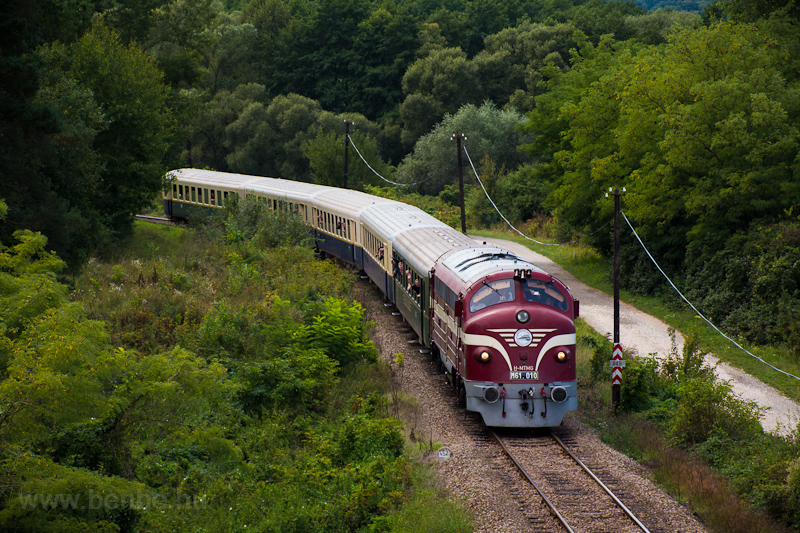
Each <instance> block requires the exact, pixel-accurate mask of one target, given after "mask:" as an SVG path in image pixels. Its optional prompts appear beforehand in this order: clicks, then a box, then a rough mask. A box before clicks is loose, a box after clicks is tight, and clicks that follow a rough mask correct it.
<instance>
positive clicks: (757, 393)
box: [475, 237, 800, 435]
mask: <svg viewBox="0 0 800 533" xmlns="http://www.w3.org/2000/svg"><path fill="white" fill-rule="evenodd" d="M475 240H476V241H478V242H486V243H487V244H495V245H497V246H501V247H503V248H506V249H508V250H510V251H512V252H514V253H515V254H517V255H518V256H519V257H522V258H524V259H527V260H528V261H530V262H532V263H534V264H535V265H537V266H539V267H541V268H542V269H544V270H545V271H547V272H548V273H550V274H552V275H553V276H555V277H557V278H558V279H560V280H561V281H563V282H564V283H565V284H566V285H567V286H568V287H569V288H570V291H572V294H573V295H574V296H575V298H577V299H578V300H580V306H581V307H580V315H581V318H583V320H584V321H586V323H587V324H588V325H589V326H591V327H592V328H594V329H595V330H596V331H597V332H599V333H601V334H604V335H605V334H607V333H608V334H610V333H611V332H613V331H614V300H613V297H612V296H609V295H608V294H605V293H603V292H601V291H599V290H597V289H593V288H591V287H589V286H587V285H585V284H584V283H581V282H580V281H578V280H577V279H576V278H575V277H574V276H572V275H571V274H570V273H569V272H567V271H565V270H564V269H562V268H561V267H560V266H558V265H557V264H555V263H554V262H553V261H551V260H550V259H548V258H547V257H545V256H543V255H541V254H538V253H536V252H534V251H532V250H530V249H528V248H526V247H525V246H523V245H521V244H517V243H514V242H511V241H505V240H500V239H484V238H478V237H476V238H475ZM619 315H620V316H619V321H620V341H621V343H622V345H623V347H624V348H625V349H633V350H636V353H637V354H638V355H640V356H642V355H644V356H646V355H648V354H657V355H656V356H657V357H659V358H665V357H667V356H668V355H669V353H670V349H671V348H672V339H671V338H670V336H669V333H668V332H667V330H668V326H667V324H665V323H664V322H662V321H660V320H658V319H657V318H655V317H653V316H650V315H648V314H647V313H644V312H642V311H639V310H638V309H636V308H635V307H633V306H631V305H628V304H626V303H624V302H620V306H619ZM609 336H610V335H609ZM675 341H676V344H677V348H678V353H681V350H682V348H683V337H682V336H681V335H680V333H676V339H675ZM706 362H707V363H708V364H710V365H717V367H716V374H717V376H718V377H719V378H720V379H723V380H726V381H729V382H730V383H731V385H732V386H733V390H734V392H735V393H736V394H738V395H739V396H740V397H741V398H743V399H745V400H750V401H753V402H755V403H756V404H757V405H759V406H761V407H766V408H768V410H767V412H766V413H765V415H764V418H763V419H762V421H761V422H762V425H763V427H764V429H765V430H766V431H769V432H777V433H780V434H782V435H788V434H789V433H790V432H791V431H792V430H793V429H794V428H795V426H797V423H798V421H799V420H800V404H798V403H796V402H794V401H793V400H791V399H789V398H787V397H786V396H785V395H783V394H782V393H781V392H780V391H778V390H776V389H774V388H773V387H770V386H769V385H767V384H765V383H762V382H761V381H759V380H758V379H756V378H754V377H753V376H751V375H749V374H747V373H745V372H743V371H742V370H739V369H738V368H734V367H732V366H730V365H728V364H726V363H722V362H720V361H719V360H718V359H717V358H716V357H713V356H711V355H709V356H706ZM622 379H625V375H624V371H623V378H622Z"/></svg>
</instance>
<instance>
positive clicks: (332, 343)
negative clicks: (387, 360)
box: [293, 298, 377, 366]
mask: <svg viewBox="0 0 800 533" xmlns="http://www.w3.org/2000/svg"><path fill="white" fill-rule="evenodd" d="M362 313H363V308H362V307H361V305H360V304H359V303H358V302H353V303H352V304H351V305H349V306H348V305H347V304H345V302H344V301H342V300H338V299H334V298H329V299H327V300H325V301H324V302H323V304H322V309H321V310H320V313H319V314H318V315H316V316H314V317H313V320H312V323H311V324H309V325H304V326H303V327H301V328H300V329H299V330H298V331H297V332H295V333H294V335H293V341H294V343H296V344H301V345H303V346H307V347H309V348H318V349H320V350H322V351H323V352H324V353H325V354H326V355H327V356H328V357H330V358H331V359H332V360H334V361H337V362H338V363H339V365H341V366H347V365H349V364H352V363H355V362H358V361H370V362H374V361H376V360H377V352H376V350H375V346H373V344H372V341H370V340H368V339H367V328H366V326H365V324H364V323H363V321H362V319H361V315H362Z"/></svg>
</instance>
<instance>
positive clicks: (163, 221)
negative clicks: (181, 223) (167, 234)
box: [133, 215, 175, 226]
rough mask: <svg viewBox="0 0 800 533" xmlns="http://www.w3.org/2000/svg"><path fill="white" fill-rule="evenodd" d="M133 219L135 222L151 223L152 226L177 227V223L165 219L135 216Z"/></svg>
mask: <svg viewBox="0 0 800 533" xmlns="http://www.w3.org/2000/svg"><path fill="white" fill-rule="evenodd" d="M133 218H134V219H135V220H141V221H142V222H149V223H151V224H165V225H167V226H174V225H175V222H173V221H172V220H170V219H168V218H164V217H151V216H149V215H134V217H133Z"/></svg>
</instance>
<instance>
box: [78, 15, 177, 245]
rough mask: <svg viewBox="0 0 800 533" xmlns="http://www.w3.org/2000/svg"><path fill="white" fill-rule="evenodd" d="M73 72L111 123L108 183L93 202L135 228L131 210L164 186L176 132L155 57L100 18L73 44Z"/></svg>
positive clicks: (102, 141) (108, 217)
mask: <svg viewBox="0 0 800 533" xmlns="http://www.w3.org/2000/svg"><path fill="white" fill-rule="evenodd" d="M71 52H72V56H71V58H70V63H69V65H68V68H69V72H70V74H71V76H73V77H74V78H75V79H76V80H77V81H78V82H80V83H81V84H82V85H83V86H85V87H86V88H88V89H90V90H91V91H92V93H93V95H94V97H95V99H96V101H97V103H98V104H100V105H101V106H102V108H103V110H104V114H105V117H106V119H107V120H108V127H107V128H106V129H105V130H104V131H102V132H100V133H98V134H97V136H96V137H95V141H94V144H93V146H94V149H95V150H96V151H97V152H98V153H99V154H100V158H101V162H102V167H103V171H102V172H101V177H102V180H103V183H102V186H101V187H99V188H98V190H97V191H96V196H95V198H94V201H93V207H94V208H95V209H96V210H97V211H98V212H99V214H100V216H101V218H102V222H103V224H104V225H105V226H107V227H108V228H110V229H111V230H112V231H115V232H123V233H124V232H127V231H129V230H130V228H131V224H132V218H131V214H132V213H135V212H137V211H138V210H139V209H141V208H142V207H144V206H146V205H149V204H150V202H151V201H152V199H153V197H154V195H155V194H156V193H157V192H158V191H160V190H161V177H162V175H163V173H164V172H163V171H164V169H163V167H162V160H163V158H164V156H165V154H166V150H167V146H168V140H169V136H170V135H171V128H172V123H171V118H170V113H169V110H168V108H167V95H168V89H167V87H166V86H165V85H164V84H163V76H162V74H161V72H160V71H159V70H158V67H157V66H156V64H155V61H154V60H153V59H152V57H150V56H148V55H147V54H145V53H144V51H142V50H141V48H139V47H138V46H136V45H133V44H132V45H128V46H124V45H123V44H122V43H121V42H120V40H119V37H118V36H117V35H116V34H115V33H113V32H112V31H111V30H109V29H108V28H106V27H105V26H103V25H102V24H99V23H95V24H94V25H93V26H92V28H91V30H90V31H89V32H88V33H86V34H85V35H84V36H83V37H82V38H81V39H80V40H79V41H77V42H76V43H75V45H74V46H73V47H72V49H71Z"/></svg>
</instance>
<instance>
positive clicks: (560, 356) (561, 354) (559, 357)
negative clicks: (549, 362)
mask: <svg viewBox="0 0 800 533" xmlns="http://www.w3.org/2000/svg"><path fill="white" fill-rule="evenodd" d="M568 360H569V354H568V353H567V352H566V351H564V350H559V351H558V353H556V361H558V362H559V363H566V362H567V361H568Z"/></svg>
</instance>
